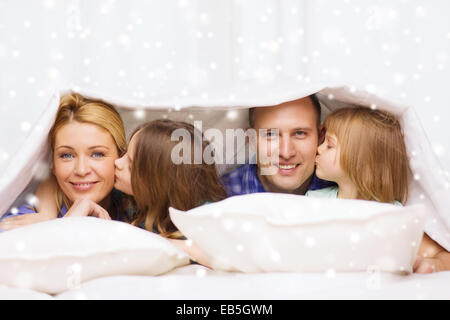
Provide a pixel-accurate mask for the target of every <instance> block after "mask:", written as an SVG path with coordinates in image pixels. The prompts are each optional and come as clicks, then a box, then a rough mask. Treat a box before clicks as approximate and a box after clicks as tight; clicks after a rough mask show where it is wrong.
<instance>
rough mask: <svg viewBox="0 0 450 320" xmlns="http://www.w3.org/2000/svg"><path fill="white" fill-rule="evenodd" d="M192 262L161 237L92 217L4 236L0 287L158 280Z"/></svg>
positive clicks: (47, 288) (53, 289)
mask: <svg viewBox="0 0 450 320" xmlns="http://www.w3.org/2000/svg"><path fill="white" fill-rule="evenodd" d="M188 263H189V257H188V256H187V255H186V254H185V253H184V252H182V251H181V250H180V249H178V248H177V247H175V246H174V245H173V244H171V243H170V242H169V241H168V240H166V239H164V238H163V237H161V236H159V235H157V234H154V233H151V232H148V231H145V230H142V229H139V228H137V227H134V226H132V225H129V224H127V223H123V222H118V221H108V220H101V219H97V218H93V217H73V218H63V219H55V220H51V221H46V222H42V223H37V224H34V225H29V226H26V227H22V228H18V229H15V230H11V231H8V232H4V233H2V234H0V270H1V272H0V284H1V285H7V286H10V287H19V288H28V289H32V290H38V291H43V292H46V293H51V294H55V293H60V292H62V291H65V290H67V289H73V288H76V287H78V286H79V285H80V283H81V282H84V281H87V280H90V279H93V278H98V277H101V276H111V275H124V274H128V275H159V274H162V273H165V272H167V271H169V270H172V269H173V268H175V267H178V266H182V265H186V264H188Z"/></svg>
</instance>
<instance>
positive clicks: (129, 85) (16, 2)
mask: <svg viewBox="0 0 450 320" xmlns="http://www.w3.org/2000/svg"><path fill="white" fill-rule="evenodd" d="M448 12H450V2H449V1H447V0H434V1H429V2H425V1H420V0H390V1H388V0H150V1H148V0H147V1H142V0H65V1H57V0H0V115H1V116H0V130H1V131H0V133H1V134H0V168H1V167H2V166H4V165H6V164H7V162H8V159H10V156H11V154H12V153H14V152H16V151H17V148H18V145H20V141H23V140H24V138H25V137H26V135H27V134H29V132H30V131H31V127H32V126H33V125H34V123H35V121H36V119H37V118H38V117H39V114H40V113H41V111H42V108H43V106H44V105H45V103H46V102H47V100H48V98H49V95H50V94H51V92H53V90H55V89H60V88H64V87H68V86H79V87H82V88H86V89H90V90H94V91H95V92H100V93H102V92H104V93H108V94H111V93H114V95H116V96H123V97H127V98H133V99H134V100H136V101H139V100H143V101H144V100H146V101H148V100H149V98H151V97H159V96H164V95H172V96H173V95H175V96H185V95H189V94H191V93H192V92H197V93H198V92H201V93H202V97H204V98H205V99H207V98H208V91H209V90H212V89H217V88H221V87H223V88H227V87H228V86H230V85H232V84H234V83H236V82H239V81H277V80H278V79H283V80H285V79H291V80H292V81H299V83H301V81H306V82H315V81H338V82H343V83H348V84H350V85H355V86H356V87H358V88H362V89H366V90H368V91H370V92H373V93H375V94H379V95H381V96H382V97H385V98H388V99H392V100H394V101H399V102H402V103H405V104H411V105H414V106H416V107H417V108H418V112H419V114H420V116H421V118H422V121H423V125H424V127H425V130H426V132H427V133H428V135H429V139H430V142H431V144H432V146H433V148H434V151H435V153H436V155H437V156H438V157H439V158H440V160H441V162H442V163H443V164H444V165H445V166H446V167H447V168H449V167H450V166H449V165H448V163H450V142H449V138H448V137H450V125H448V121H449V120H450V108H449V107H448V88H447V87H448V84H449V83H450V81H449V76H448V75H447V72H448V71H449V65H448V62H449V61H448V60H449V54H450V20H449V19H448ZM12 135H13V136H14V137H15V138H14V139H11V138H10V137H11V136H12ZM443 174H445V175H447V176H448V172H444V173H443Z"/></svg>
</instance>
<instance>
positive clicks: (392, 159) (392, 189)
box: [306, 107, 450, 273]
mask: <svg viewBox="0 0 450 320" xmlns="http://www.w3.org/2000/svg"><path fill="white" fill-rule="evenodd" d="M324 129H325V130H326V135H325V141H324V142H323V143H322V144H321V145H320V146H319V148H318V155H317V157H316V175H317V176H318V177H319V178H321V179H325V180H329V181H334V182H336V183H337V186H335V187H328V188H324V189H320V190H314V191H308V192H307V193H306V195H307V196H311V197H321V198H343V199H345V198H347V199H362V200H372V201H379V202H386V203H392V204H394V205H403V204H405V202H406V200H407V198H408V176H409V174H410V168H409V162H408V157H407V153H406V146H405V142H404V138H403V133H402V129H401V126H400V123H399V121H398V119H397V118H396V117H395V116H394V115H392V114H391V113H389V112H386V111H383V110H377V109H370V108H365V107H356V108H342V109H337V110H334V111H333V112H331V113H330V114H329V115H328V116H327V118H326V119H325V122H324ZM413 270H414V272H417V273H429V272H436V271H444V270H450V253H449V252H447V251H446V250H445V249H444V248H443V247H441V246H440V245H439V244H438V243H436V242H435V241H434V240H432V239H431V238H430V237H429V236H428V235H427V234H424V236H423V240H422V242H421V244H420V248H419V253H418V256H417V260H416V262H415V264H414V266H413Z"/></svg>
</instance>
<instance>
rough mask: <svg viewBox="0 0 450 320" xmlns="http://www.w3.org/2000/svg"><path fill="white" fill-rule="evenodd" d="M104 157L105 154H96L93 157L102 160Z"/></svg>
mask: <svg viewBox="0 0 450 320" xmlns="http://www.w3.org/2000/svg"><path fill="white" fill-rule="evenodd" d="M104 156H105V154H104V153H103V152H94V153H93V154H92V157H94V158H102V157H104Z"/></svg>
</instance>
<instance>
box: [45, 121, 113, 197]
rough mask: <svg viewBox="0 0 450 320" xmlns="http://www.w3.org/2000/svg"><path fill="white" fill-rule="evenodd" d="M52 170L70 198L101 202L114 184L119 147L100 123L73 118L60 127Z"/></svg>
mask: <svg viewBox="0 0 450 320" xmlns="http://www.w3.org/2000/svg"><path fill="white" fill-rule="evenodd" d="M53 151H54V152H53V173H54V175H55V177H56V180H57V181H58V185H59V186H60V188H61V190H62V192H63V193H64V194H65V195H66V196H67V197H68V198H69V200H70V201H71V202H74V201H75V200H77V199H89V200H92V201H94V202H96V203H100V202H101V201H102V200H103V199H105V198H106V196H107V195H109V193H110V192H111V190H112V188H113V186H114V160H116V159H117V158H118V153H117V147H116V144H115V142H114V139H113V137H112V136H111V134H110V133H109V132H108V131H106V130H104V129H102V128H101V127H99V126H96V125H93V124H89V123H80V122H76V121H74V122H71V123H69V124H66V125H64V126H63V127H62V128H61V129H59V130H58V132H57V133H56V137H55V148H54V150H53Z"/></svg>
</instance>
